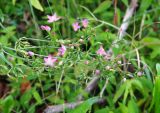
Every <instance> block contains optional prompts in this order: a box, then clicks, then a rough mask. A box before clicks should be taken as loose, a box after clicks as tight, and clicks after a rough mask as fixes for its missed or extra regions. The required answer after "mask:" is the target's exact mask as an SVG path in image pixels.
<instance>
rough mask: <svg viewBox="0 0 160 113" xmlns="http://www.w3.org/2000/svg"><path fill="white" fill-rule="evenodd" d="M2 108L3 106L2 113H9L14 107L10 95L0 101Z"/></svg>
mask: <svg viewBox="0 0 160 113" xmlns="http://www.w3.org/2000/svg"><path fill="white" fill-rule="evenodd" d="M2 106H3V113H11V110H12V108H13V106H14V99H13V97H12V96H11V95H9V96H7V97H6V98H5V99H4V100H3V101H2Z"/></svg>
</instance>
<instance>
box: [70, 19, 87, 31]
mask: <svg viewBox="0 0 160 113" xmlns="http://www.w3.org/2000/svg"><path fill="white" fill-rule="evenodd" d="M81 22H82V26H83V27H84V28H86V27H87V26H88V20H87V19H83V20H82V21H81ZM72 27H73V30H74V31H78V30H79V29H80V28H81V26H80V24H79V23H78V22H75V23H73V24H72Z"/></svg>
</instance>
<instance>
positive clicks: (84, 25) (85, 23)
mask: <svg viewBox="0 0 160 113" xmlns="http://www.w3.org/2000/svg"><path fill="white" fill-rule="evenodd" d="M82 25H83V27H84V28H86V27H87V26H88V20H87V19H83V20H82Z"/></svg>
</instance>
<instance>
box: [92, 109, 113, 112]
mask: <svg viewBox="0 0 160 113" xmlns="http://www.w3.org/2000/svg"><path fill="white" fill-rule="evenodd" d="M95 113H112V112H111V111H110V110H109V108H103V109H99V110H97V111H95Z"/></svg>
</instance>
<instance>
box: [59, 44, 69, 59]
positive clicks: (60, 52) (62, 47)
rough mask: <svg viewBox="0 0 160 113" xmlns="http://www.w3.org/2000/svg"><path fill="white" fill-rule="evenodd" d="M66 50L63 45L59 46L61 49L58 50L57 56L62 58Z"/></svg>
mask: <svg viewBox="0 0 160 113" xmlns="http://www.w3.org/2000/svg"><path fill="white" fill-rule="evenodd" d="M66 50H67V49H66V47H65V46H64V45H61V47H60V48H59V49H58V56H63V55H64V54H65V52H66Z"/></svg>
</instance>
